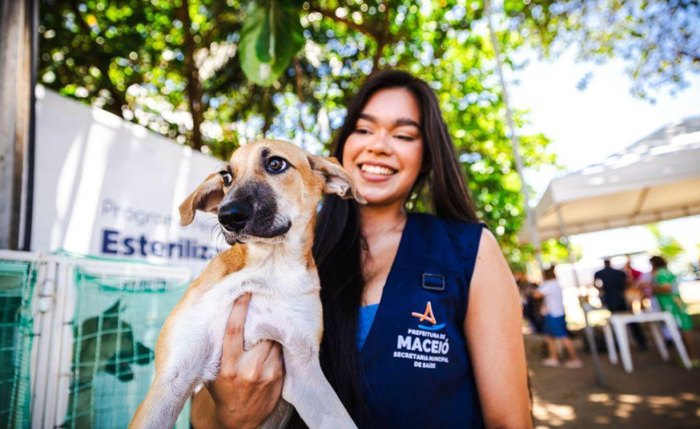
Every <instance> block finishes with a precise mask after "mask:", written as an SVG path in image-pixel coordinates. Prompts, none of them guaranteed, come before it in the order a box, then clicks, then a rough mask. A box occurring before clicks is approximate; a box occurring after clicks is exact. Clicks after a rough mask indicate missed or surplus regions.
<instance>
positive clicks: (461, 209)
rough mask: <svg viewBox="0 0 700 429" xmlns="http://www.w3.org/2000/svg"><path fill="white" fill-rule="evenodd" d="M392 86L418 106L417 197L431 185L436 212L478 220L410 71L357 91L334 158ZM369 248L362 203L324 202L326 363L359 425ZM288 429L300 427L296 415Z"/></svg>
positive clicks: (431, 96)
mask: <svg viewBox="0 0 700 429" xmlns="http://www.w3.org/2000/svg"><path fill="white" fill-rule="evenodd" d="M391 88H405V89H407V90H408V91H410V92H411V94H413V96H414V97H415V98H416V102H417V103H418V105H419V109H420V122H421V123H420V127H421V135H422V137H423V144H424V151H423V153H424V155H423V166H422V168H421V172H420V174H419V176H418V178H417V180H416V184H415V185H414V188H413V190H412V193H417V192H420V190H421V188H422V187H423V186H424V185H426V184H427V185H428V190H429V195H430V196H431V206H432V207H431V209H432V211H433V212H434V213H435V214H436V215H437V216H440V217H442V218H446V219H452V220H459V221H463V222H478V219H477V216H476V212H475V210H474V205H473V203H472V200H471V197H470V196H469V192H468V191H467V187H466V183H465V180H464V176H463V173H462V170H461V168H460V165H459V162H458V161H457V156H456V154H455V149H454V146H453V144H452V139H451V138H450V135H449V134H448V132H447V126H446V125H445V122H444V120H443V119H442V113H441V112H440V106H439V103H438V99H437V97H436V96H435V93H434V92H433V90H432V89H431V88H430V87H429V86H428V84H427V83H425V82H424V81H422V80H420V79H418V78H416V77H414V76H412V75H411V74H409V73H406V72H402V71H396V70H390V71H385V72H381V73H378V74H377V75H375V76H374V77H372V78H370V79H369V80H368V81H367V82H366V83H365V84H364V85H363V86H362V88H360V90H359V92H358V93H357V95H356V96H355V97H354V98H353V100H352V101H351V102H350V104H349V106H348V111H347V115H346V117H345V122H344V124H343V126H342V127H341V128H340V130H338V133H337V135H336V138H335V141H334V142H333V147H332V150H331V152H332V154H333V156H335V157H336V158H338V160H339V161H340V162H341V163H342V161H343V148H344V146H345V142H346V140H347V139H348V137H349V136H350V135H351V134H352V133H353V132H354V131H355V126H356V125H357V120H358V118H359V116H360V114H361V113H362V110H363V109H364V107H365V105H366V104H367V102H368V101H369V99H370V98H371V97H372V96H373V95H374V94H375V93H377V92H378V91H380V90H383V89H391ZM365 246H366V244H365V242H364V239H363V237H362V230H361V228H360V218H359V213H358V206H357V204H356V203H355V202H354V201H352V200H343V199H340V198H338V197H336V196H328V197H326V199H325V200H324V202H323V205H322V207H321V211H320V213H319V216H318V222H317V224H316V236H315V241H314V246H313V255H314V258H315V260H316V264H317V266H318V274H319V277H320V279H321V300H322V302H323V319H324V333H323V341H322V343H321V366H322V368H323V372H324V374H325V375H326V378H327V379H328V381H329V382H330V383H331V385H332V386H333V388H334V389H335V391H336V393H337V394H338V396H339V397H340V400H341V401H342V402H343V404H344V405H345V408H346V409H347V410H348V411H349V412H350V415H351V416H352V417H353V419H354V420H355V422H356V423H358V425H360V426H362V423H363V422H364V421H366V418H367V416H366V408H365V406H364V402H363V400H362V393H361V385H362V384H361V383H362V382H363V381H362V374H361V372H360V369H359V366H358V364H357V360H358V357H357V348H356V345H355V329H356V325H357V313H358V308H359V307H360V304H361V299H362V290H363V288H364V279H363V277H362V249H363V248H364V247H365ZM290 427H303V424H301V420H300V419H298V416H295V418H294V419H293V420H292V424H291V425H290Z"/></svg>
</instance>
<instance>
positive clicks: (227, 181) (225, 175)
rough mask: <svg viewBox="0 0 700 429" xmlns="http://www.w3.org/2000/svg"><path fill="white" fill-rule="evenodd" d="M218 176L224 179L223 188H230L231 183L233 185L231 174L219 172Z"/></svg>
mask: <svg viewBox="0 0 700 429" xmlns="http://www.w3.org/2000/svg"><path fill="white" fill-rule="evenodd" d="M219 174H221V177H223V179H224V186H231V183H233V176H232V175H231V173H229V172H228V171H221V172H219Z"/></svg>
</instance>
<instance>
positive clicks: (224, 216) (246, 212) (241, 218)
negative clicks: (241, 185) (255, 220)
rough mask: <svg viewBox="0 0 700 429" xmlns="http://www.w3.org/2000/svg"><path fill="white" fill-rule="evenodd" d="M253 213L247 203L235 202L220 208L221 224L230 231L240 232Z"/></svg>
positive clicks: (251, 207)
mask: <svg viewBox="0 0 700 429" xmlns="http://www.w3.org/2000/svg"><path fill="white" fill-rule="evenodd" d="M252 212H253V206H252V205H251V204H250V203H248V202H247V201H234V202H231V203H228V204H226V205H225V206H222V207H221V208H219V222H220V223H221V225H223V226H224V228H226V229H228V230H229V231H234V232H239V231H240V230H241V229H243V227H244V226H245V224H246V222H247V221H248V219H249V218H250V215H251V213H252Z"/></svg>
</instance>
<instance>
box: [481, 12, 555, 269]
mask: <svg viewBox="0 0 700 429" xmlns="http://www.w3.org/2000/svg"><path fill="white" fill-rule="evenodd" d="M484 14H485V15H486V19H487V20H488V27H489V36H490V38H491V45H493V51H494V56H495V57H496V71H497V72H498V79H499V81H500V84H501V91H503V104H504V105H505V110H506V123H507V124H508V131H509V133H510V141H511V144H512V145H513V157H514V158H515V168H516V169H517V171H518V176H520V183H521V184H522V187H523V196H524V197H525V217H526V219H525V221H526V222H527V229H528V233H529V235H530V243H532V246H533V247H534V248H535V259H536V260H537V267H538V268H539V269H540V271H542V270H543V268H544V264H543V262H542V243H541V242H540V234H539V231H538V229H537V217H536V214H535V212H534V211H533V210H532V208H531V207H530V190H529V189H528V187H527V182H526V181H525V174H524V170H525V165H524V164H523V159H522V157H521V156H520V139H519V138H518V134H517V133H516V132H515V123H514V122H513V112H512V110H511V108H510V100H509V98H508V86H507V85H506V79H505V77H504V76H503V62H502V61H501V50H500V46H499V44H498V40H496V30H494V26H493V20H492V19H491V2H490V1H489V0H486V1H485V2H484Z"/></svg>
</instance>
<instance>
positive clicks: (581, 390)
mask: <svg viewBox="0 0 700 429" xmlns="http://www.w3.org/2000/svg"><path fill="white" fill-rule="evenodd" d="M694 319H696V320H695V322H696V330H695V332H694V334H695V336H696V338H695V340H696V344H698V345H700V330H699V329H698V328H697V327H698V324H697V321H698V319H697V318H695V317H694ZM543 341H544V339H543V337H542V336H538V335H528V336H526V341H525V342H526V348H527V355H528V363H529V367H530V382H531V385H532V392H533V397H534V409H533V415H534V419H535V428H536V429H548V428H566V429H570V428H582V429H583V428H611V429H612V428H664V429H667V428H668V429H675V428H700V368H694V369H692V370H687V369H685V368H684V367H683V366H682V365H681V363H680V360H679V359H678V358H677V356H676V354H675V349H671V348H669V351H670V353H671V360H670V361H669V362H664V361H663V360H662V359H661V357H660V355H659V353H658V350H656V348H655V347H654V346H653V342H651V341H650V346H651V347H650V348H649V349H648V350H646V351H644V352H640V351H638V350H635V349H634V348H633V349H632V360H633V363H634V371H633V372H632V373H631V374H627V373H625V371H624V369H623V368H622V365H621V364H620V363H618V364H617V365H611V364H610V362H609V361H608V357H607V354H604V353H603V354H600V355H599V356H600V357H601V366H602V372H603V377H604V385H602V386H601V385H599V384H598V383H597V379H596V375H595V371H594V367H593V364H592V361H591V355H590V354H589V353H587V352H585V351H583V338H579V339H577V340H576V341H577V342H576V344H577V349H578V350H579V351H580V355H581V358H582V360H583V361H584V367H583V368H581V369H566V368H563V367H559V368H546V367H543V366H542V365H541V363H540V361H541V359H542V354H543V344H542V343H543Z"/></svg>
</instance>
